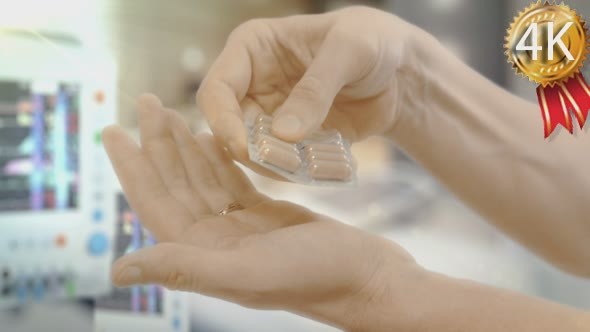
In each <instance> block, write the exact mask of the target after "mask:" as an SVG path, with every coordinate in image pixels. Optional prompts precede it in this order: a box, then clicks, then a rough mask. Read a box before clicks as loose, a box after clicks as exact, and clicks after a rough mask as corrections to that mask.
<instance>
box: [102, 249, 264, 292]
mask: <svg viewBox="0 0 590 332" xmlns="http://www.w3.org/2000/svg"><path fill="white" fill-rule="evenodd" d="M257 255H258V256H262V255H260V252H256V251H254V250H224V251H218V250H207V249H201V248H198V247H194V246H188V245H183V244H178V243H160V244H157V245H155V246H152V247H149V248H145V249H141V250H139V251H136V252H134V253H132V254H129V255H126V256H123V257H122V258H120V259H119V260H117V261H116V262H115V264H114V266H113V270H112V279H113V283H114V284H115V285H117V286H119V287H125V286H130V285H135V284H152V283H155V284H160V285H163V286H164V287H166V288H168V289H173V290H182V291H192V292H198V293H201V294H205V295H210V296H215V297H221V298H225V299H235V297H236V295H238V294H240V293H241V294H243V293H244V292H246V291H255V290H256V289H257V288H259V287H261V286H263V285H264V284H263V283H264V282H265V281H266V277H265V274H264V271H263V270H261V269H260V267H261V264H260V263H261V262H262V260H263V259H264V257H257Z"/></svg>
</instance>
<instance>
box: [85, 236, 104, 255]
mask: <svg viewBox="0 0 590 332" xmlns="http://www.w3.org/2000/svg"><path fill="white" fill-rule="evenodd" d="M108 248H109V239H108V238H107V236H106V235H105V234H104V233H94V234H92V235H91V236H90V239H89V240H88V253H90V255H92V256H101V255H103V254H104V253H105V252H106V251H107V250H108Z"/></svg>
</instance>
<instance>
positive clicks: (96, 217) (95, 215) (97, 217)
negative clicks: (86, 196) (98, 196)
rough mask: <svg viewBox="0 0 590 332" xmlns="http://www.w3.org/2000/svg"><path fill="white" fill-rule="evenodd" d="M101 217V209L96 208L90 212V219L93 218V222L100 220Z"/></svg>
mask: <svg viewBox="0 0 590 332" xmlns="http://www.w3.org/2000/svg"><path fill="white" fill-rule="evenodd" d="M103 217H104V215H103V213H102V210H100V209H96V210H94V212H93V213H92V220H94V222H101V221H102V219H103Z"/></svg>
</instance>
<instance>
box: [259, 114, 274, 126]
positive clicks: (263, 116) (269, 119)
mask: <svg viewBox="0 0 590 332" xmlns="http://www.w3.org/2000/svg"><path fill="white" fill-rule="evenodd" d="M259 123H264V124H272V117H270V116H268V115H266V114H264V113H263V114H260V115H259V116H258V117H257V118H256V124H259Z"/></svg>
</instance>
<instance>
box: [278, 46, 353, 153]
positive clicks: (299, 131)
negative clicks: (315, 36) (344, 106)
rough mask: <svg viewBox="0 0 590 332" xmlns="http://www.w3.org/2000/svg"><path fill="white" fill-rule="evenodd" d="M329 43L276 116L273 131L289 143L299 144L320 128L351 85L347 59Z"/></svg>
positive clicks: (321, 49)
mask: <svg viewBox="0 0 590 332" xmlns="http://www.w3.org/2000/svg"><path fill="white" fill-rule="evenodd" d="M333 44H334V43H333V42H332V43H328V42H325V43H324V45H322V47H321V48H320V50H319V52H318V54H317V55H316V57H315V58H314V59H313V61H312V63H311V65H310V66H309V68H308V69H307V71H306V72H305V74H304V75H303V77H302V78H301V79H300V80H299V82H298V83H297V84H296V85H295V86H294V87H293V89H292V90H291V93H290V94H289V96H288V97H287V99H286V100H285V102H284V103H283V105H281V106H280V107H279V108H278V109H277V110H276V111H275V114H274V116H273V123H272V132H273V134H274V135H276V136H277V137H279V138H281V139H284V140H287V141H298V140H301V139H303V138H304V137H305V136H306V135H308V134H310V133H312V132H313V131H315V130H317V129H319V128H320V127H321V125H322V123H323V122H324V120H325V119H326V117H327V116H328V113H329V112H330V108H331V107H332V103H333V101H334V98H335V97H336V95H337V94H338V92H339V91H340V89H342V87H343V86H344V85H345V84H347V83H348V77H347V76H350V75H347V73H348V72H350V71H351V70H352V68H350V66H351V64H349V63H348V62H349V61H348V59H346V56H342V53H340V54H341V55H340V56H338V52H337V50H338V48H341V47H342V46H340V45H334V46H333Z"/></svg>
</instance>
